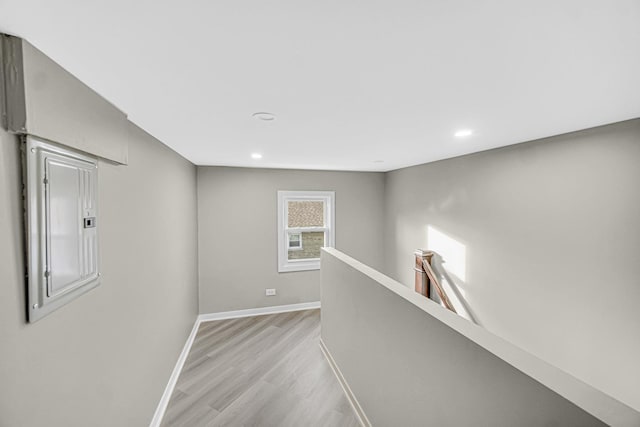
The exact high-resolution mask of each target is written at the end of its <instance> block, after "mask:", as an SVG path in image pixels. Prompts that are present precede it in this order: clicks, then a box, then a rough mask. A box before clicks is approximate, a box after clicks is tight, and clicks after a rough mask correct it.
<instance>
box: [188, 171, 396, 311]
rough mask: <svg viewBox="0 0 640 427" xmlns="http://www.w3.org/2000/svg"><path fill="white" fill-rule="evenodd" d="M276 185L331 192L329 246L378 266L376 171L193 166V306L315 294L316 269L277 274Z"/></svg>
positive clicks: (284, 300) (380, 178)
mask: <svg viewBox="0 0 640 427" xmlns="http://www.w3.org/2000/svg"><path fill="white" fill-rule="evenodd" d="M278 190H333V191H335V192H336V196H335V197H336V200H335V203H336V247H337V248H339V249H340V250H342V251H344V252H346V253H348V254H350V255H352V256H354V257H355V258H357V259H359V260H361V261H363V262H366V263H367V264H369V265H372V266H374V267H378V268H381V266H382V264H383V260H382V235H383V233H382V222H383V218H382V216H383V210H384V206H383V194H384V175H383V174H382V173H356V172H326V171H298V170H279V169H251V168H230V167H214V166H209V167H198V245H199V266H200V312H201V313H215V312H220V311H228V310H238V309H246V308H255V307H266V306H275V305H283V304H295V303H302V302H311V301H319V300H320V272H319V271H304V272H290V273H278V264H277V249H278V248H277V232H276V225H277V219H276V211H277V209H276V192H277V191H278ZM266 288H276V290H277V295H276V296H272V297H266V296H265V289H266Z"/></svg>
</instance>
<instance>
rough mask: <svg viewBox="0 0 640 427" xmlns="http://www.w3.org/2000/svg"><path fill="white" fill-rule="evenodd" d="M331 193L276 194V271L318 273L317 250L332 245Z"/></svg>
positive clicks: (333, 217) (318, 256)
mask: <svg viewBox="0 0 640 427" xmlns="http://www.w3.org/2000/svg"><path fill="white" fill-rule="evenodd" d="M334 199H335V193H334V192H333V191H278V271H279V272H286V271H302V270H318V269H320V249H321V248H322V247H323V246H331V247H332V246H334V245H335V229H334V220H335V203H334Z"/></svg>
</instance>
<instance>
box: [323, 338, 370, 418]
mask: <svg viewBox="0 0 640 427" xmlns="http://www.w3.org/2000/svg"><path fill="white" fill-rule="evenodd" d="M320 350H322V354H324V357H325V358H326V359H327V362H329V366H331V370H332V371H333V373H334V374H335V376H336V378H337V379H338V382H339V383H340V385H341V386H342V390H344V394H345V396H347V400H348V401H349V403H350V404H351V407H352V408H353V411H354V412H355V413H356V417H358V421H360V425H362V427H371V422H370V421H369V419H368V418H367V415H366V414H365V413H364V410H363V409H362V406H360V403H359V402H358V399H356V396H355V395H354V394H353V392H352V391H351V388H350V387H349V384H348V383H347V380H345V379H344V376H343V375H342V372H340V368H338V365H337V364H336V361H335V360H333V356H331V353H330V352H329V349H328V348H327V346H326V345H325V343H324V341H322V338H320Z"/></svg>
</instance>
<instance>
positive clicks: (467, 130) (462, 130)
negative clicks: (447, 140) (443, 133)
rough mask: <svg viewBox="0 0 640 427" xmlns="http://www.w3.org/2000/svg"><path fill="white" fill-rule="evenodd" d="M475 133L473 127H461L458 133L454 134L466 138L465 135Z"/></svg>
mask: <svg viewBox="0 0 640 427" xmlns="http://www.w3.org/2000/svg"><path fill="white" fill-rule="evenodd" d="M471 135H473V131H472V130H471V129H460V130H459V131H457V132H456V133H454V134H453V136H455V137H456V138H464V137H465V136H471Z"/></svg>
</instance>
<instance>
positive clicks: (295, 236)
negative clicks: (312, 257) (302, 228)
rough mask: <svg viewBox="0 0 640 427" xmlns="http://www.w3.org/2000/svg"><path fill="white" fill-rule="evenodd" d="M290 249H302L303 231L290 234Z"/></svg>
mask: <svg viewBox="0 0 640 427" xmlns="http://www.w3.org/2000/svg"><path fill="white" fill-rule="evenodd" d="M288 242H289V250H290V251H299V250H301V249H302V233H291V234H289V240H288Z"/></svg>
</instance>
